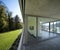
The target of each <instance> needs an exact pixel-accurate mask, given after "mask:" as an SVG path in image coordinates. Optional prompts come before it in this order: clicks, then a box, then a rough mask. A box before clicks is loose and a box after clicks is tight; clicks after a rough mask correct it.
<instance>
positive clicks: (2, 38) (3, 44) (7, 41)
mask: <svg viewBox="0 0 60 50" xmlns="http://www.w3.org/2000/svg"><path fill="white" fill-rule="evenodd" d="M21 31H22V30H14V31H10V32H5V33H2V34H1V33H0V50H8V49H9V48H10V47H11V46H12V44H13V43H14V41H15V40H16V38H17V37H18V35H19V34H20V32H21Z"/></svg>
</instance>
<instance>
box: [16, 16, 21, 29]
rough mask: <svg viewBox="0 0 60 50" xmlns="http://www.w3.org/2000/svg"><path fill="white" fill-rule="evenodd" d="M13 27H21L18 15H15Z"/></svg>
mask: <svg viewBox="0 0 60 50" xmlns="http://www.w3.org/2000/svg"><path fill="white" fill-rule="evenodd" d="M15 28H16V29H19V28H22V25H21V24H20V19H19V16H18V15H16V16H15Z"/></svg>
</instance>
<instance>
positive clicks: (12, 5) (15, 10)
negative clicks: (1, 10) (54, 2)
mask: <svg viewBox="0 0 60 50" xmlns="http://www.w3.org/2000/svg"><path fill="white" fill-rule="evenodd" d="M1 1H3V2H4V4H5V5H6V6H7V7H8V9H9V11H11V12H12V16H13V17H14V16H15V15H18V16H19V18H20V19H21V22H22V15H21V11H20V7H19V2H18V0H1Z"/></svg>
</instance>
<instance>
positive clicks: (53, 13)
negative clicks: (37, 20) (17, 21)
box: [25, 0, 60, 19]
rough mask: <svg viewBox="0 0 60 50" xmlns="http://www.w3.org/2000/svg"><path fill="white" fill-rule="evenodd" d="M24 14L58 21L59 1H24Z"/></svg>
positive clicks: (59, 13)
mask: <svg viewBox="0 0 60 50" xmlns="http://www.w3.org/2000/svg"><path fill="white" fill-rule="evenodd" d="M25 14H27V15H34V16H43V17H49V18H50V17H51V18H56V19H60V0H26V4H25Z"/></svg>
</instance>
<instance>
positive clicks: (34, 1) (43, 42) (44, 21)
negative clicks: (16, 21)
mask: <svg viewBox="0 0 60 50" xmlns="http://www.w3.org/2000/svg"><path fill="white" fill-rule="evenodd" d="M19 4H20V9H21V13H22V17H23V22H24V29H23V33H22V35H21V40H20V43H19V47H18V49H17V50H60V0H19Z"/></svg>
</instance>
